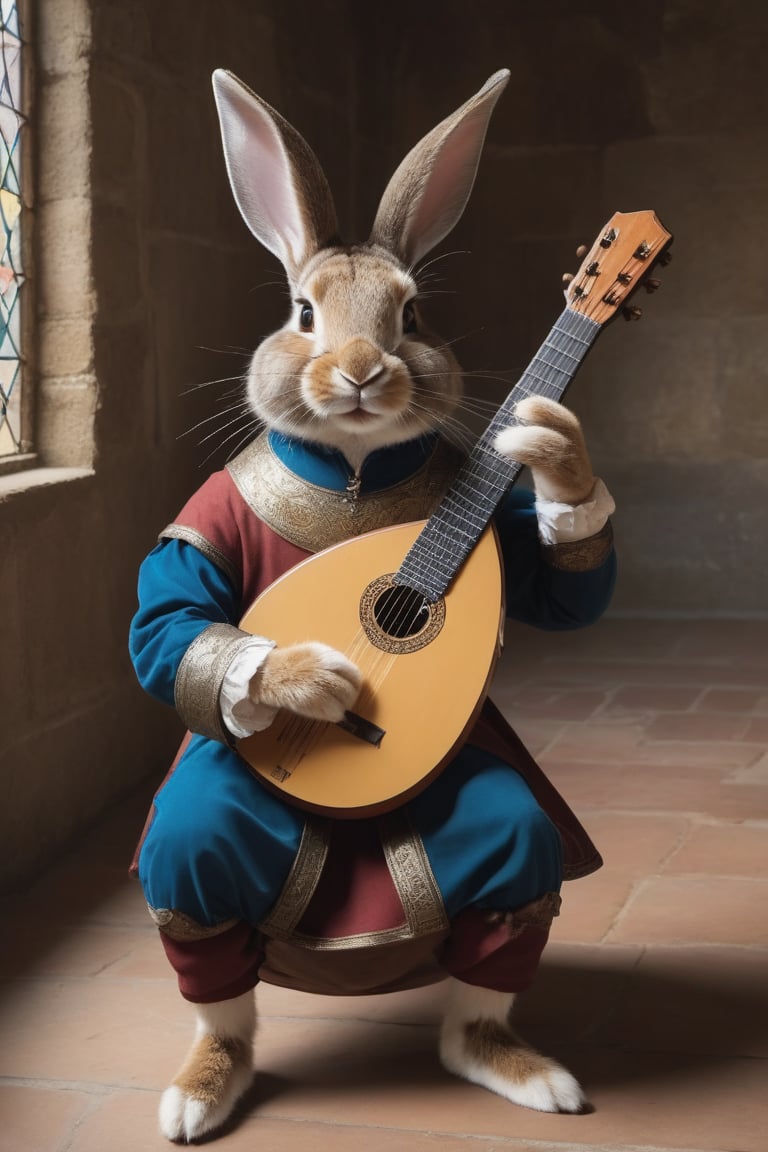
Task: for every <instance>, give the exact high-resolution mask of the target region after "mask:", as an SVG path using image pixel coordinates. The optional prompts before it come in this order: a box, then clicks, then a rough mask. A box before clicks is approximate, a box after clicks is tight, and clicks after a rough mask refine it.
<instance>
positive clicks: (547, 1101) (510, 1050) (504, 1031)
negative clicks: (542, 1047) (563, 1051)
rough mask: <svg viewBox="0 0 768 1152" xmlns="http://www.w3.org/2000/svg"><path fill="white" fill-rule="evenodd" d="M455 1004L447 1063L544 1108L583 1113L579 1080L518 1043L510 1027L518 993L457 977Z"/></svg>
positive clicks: (443, 1043)
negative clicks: (490, 988)
mask: <svg viewBox="0 0 768 1152" xmlns="http://www.w3.org/2000/svg"><path fill="white" fill-rule="evenodd" d="M452 984H453V997H452V1003H451V1005H450V1007H449V1009H448V1011H447V1013H446V1016H445V1020H444V1022H443V1028H442V1032H441V1035H440V1060H441V1062H442V1064H443V1067H444V1068H445V1069H446V1070H447V1071H448V1072H452V1073H453V1074H454V1075H455V1076H460V1077H462V1079H464V1080H469V1081H470V1083H472V1084H478V1085H479V1086H480V1087H481V1088H487V1089H488V1090H489V1091H491V1092H496V1093H498V1095H499V1096H503V1097H505V1099H507V1100H510V1101H511V1102H512V1103H513V1104H519V1105H521V1106H522V1107H524V1108H534V1109H536V1110H537V1111H539V1112H579V1111H580V1110H581V1109H582V1108H583V1106H584V1103H585V1098H584V1093H583V1092H582V1090H581V1087H580V1085H579V1083H578V1081H577V1080H576V1079H575V1078H574V1077H573V1076H572V1075H571V1073H570V1072H568V1071H567V1070H566V1069H565V1068H563V1067H562V1066H561V1065H559V1064H558V1063H556V1061H554V1060H551V1059H549V1057H547V1056H542V1055H541V1054H540V1053H539V1052H536V1051H535V1050H534V1049H533V1048H529V1047H527V1045H525V1044H523V1043H522V1042H520V1041H518V1039H517V1037H515V1036H514V1034H513V1033H512V1032H511V1031H510V1029H509V1025H508V1018H509V1012H510V1010H511V1007H512V1002H513V1000H514V997H513V996H511V995H510V994H508V993H502V992H491V991H489V990H487V989H484V988H473V987H472V986H471V985H468V984H461V983H460V982H458V981H452Z"/></svg>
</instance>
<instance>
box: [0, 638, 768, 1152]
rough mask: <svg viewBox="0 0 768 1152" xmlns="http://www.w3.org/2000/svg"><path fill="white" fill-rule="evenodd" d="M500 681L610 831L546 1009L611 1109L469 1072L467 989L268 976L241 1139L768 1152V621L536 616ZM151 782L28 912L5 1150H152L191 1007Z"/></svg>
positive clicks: (571, 897)
mask: <svg viewBox="0 0 768 1152" xmlns="http://www.w3.org/2000/svg"><path fill="white" fill-rule="evenodd" d="M494 697H495V698H496V700H497V701H498V702H499V704H500V705H502V706H503V707H504V709H505V710H506V712H507V713H508V714H509V716H510V717H511V718H512V719H513V720H514V722H515V723H516V725H517V727H518V729H519V731H520V732H521V734H522V735H523V736H524V738H525V739H526V740H527V742H528V743H529V746H530V747H531V748H532V750H533V751H534V752H535V753H536V754H537V755H538V756H539V758H540V760H541V762H542V764H543V765H545V766H546V768H547V770H548V771H549V773H550V774H551V777H552V778H553V780H554V781H555V783H556V784H557V785H559V786H560V787H561V788H562V790H563V791H564V792H565V793H566V794H567V796H568V797H569V798H570V800H571V802H572V804H573V805H574V807H575V808H576V809H577V810H578V811H579V813H580V814H581V815H582V817H583V819H584V821H585V823H586V824H587V826H588V827H589V829H590V830H591V832H592V833H593V835H594V837H595V838H596V840H597V841H598V843H599V844H600V846H601V848H602V850H603V853H604V856H605V861H606V863H605V868H604V869H603V870H602V871H601V872H599V873H597V874H596V875H595V876H593V877H590V878H588V879H586V880H582V881H578V882H576V883H575V884H571V885H568V886H567V888H566V893H565V896H566V901H565V906H564V910H563V914H562V916H561V917H560V919H559V920H558V921H557V922H556V927H555V931H554V933H553V939H552V942H551V944H550V946H549V948H548V950H547V953H546V959H545V963H544V966H543V969H542V971H541V974H540V977H539V980H538V982H537V984H536V986H535V987H534V989H533V990H532V991H531V992H530V993H529V994H528V995H527V997H526V998H525V999H524V1000H523V1003H522V1005H521V1011H520V1018H521V1030H523V1031H525V1032H527V1034H528V1035H529V1037H530V1038H531V1039H532V1040H533V1041H534V1042H536V1043H537V1044H539V1045H540V1046H542V1047H543V1048H544V1049H545V1050H548V1051H550V1052H552V1053H553V1054H557V1055H558V1056H560V1057H561V1058H562V1059H563V1060H564V1061H565V1062H566V1063H567V1064H568V1065H569V1066H570V1067H571V1068H572V1069H573V1070H574V1072H576V1073H577V1074H578V1076H579V1078H580V1079H581V1080H582V1083H583V1084H584V1085H585V1087H586V1089H587V1091H588V1093H589V1097H590V1100H591V1102H592V1105H593V1110H592V1111H590V1112H589V1113H587V1114H585V1115H581V1116H549V1115H543V1114H539V1113H534V1112H530V1111H525V1110H522V1109H519V1108H516V1107H514V1106H512V1105H510V1104H507V1103H506V1102H504V1101H503V1100H501V1099H500V1098H498V1097H495V1096H492V1095H490V1094H488V1093H485V1092H483V1091H482V1090H481V1089H478V1088H473V1087H471V1086H469V1085H466V1084H464V1083H461V1082H459V1081H456V1080H453V1079H451V1078H450V1077H449V1076H448V1075H447V1074H445V1073H444V1072H443V1071H442V1070H441V1069H440V1067H439V1065H438V1062H437V1059H436V1056H435V1034H436V1027H437V1022H438V1019H439V1015H440V1004H441V997H442V994H443V993H442V988H441V987H440V986H438V987H433V988H429V989H426V990H421V991H416V992H410V993H405V994H400V995H393V996H386V997H372V998H363V999H338V1000H337V999H332V998H324V997H309V996H304V995H300V994H294V993H290V992H286V991H282V990H279V989H275V988H269V987H264V988H263V989H262V992H261V996H260V1004H261V1019H262V1023H261V1027H260V1031H259V1036H258V1041H257V1062H258V1068H259V1075H258V1077H257V1079H256V1082H255V1085H254V1089H253V1093H252V1096H251V1097H250V1098H249V1100H248V1101H247V1106H246V1108H245V1109H244V1110H243V1115H242V1117H241V1119H240V1122H239V1124H238V1126H236V1127H233V1128H231V1129H230V1130H229V1131H227V1132H226V1133H225V1134H224V1135H223V1136H222V1137H220V1139H219V1141H218V1146H220V1147H221V1148H222V1149H228V1150H231V1152H237V1150H240V1149H243V1150H244V1149H260V1150H264V1149H267V1150H271V1152H279V1150H281V1149H290V1150H294V1149H304V1148H306V1147H312V1148H313V1149H314V1150H315V1152H323V1150H325V1149H333V1150H334V1152H339V1150H340V1152H357V1150H358V1149H360V1150H365V1152H395V1150H400V1149H406V1150H413V1152H421V1150H427V1149H430V1150H438V1149H439V1150H441V1152H490V1150H492V1149H493V1150H495V1149H536V1150H537V1152H554V1150H555V1149H559V1150H562V1152H576V1150H581V1152H586V1150H603V1152H609V1150H610V1152H618V1150H619V1149H627V1150H628V1149H632V1150H634V1152H637V1150H638V1149H654V1150H657V1152H658V1150H659V1149H686V1150H692V1149H697V1150H701V1152H703V1150H707V1152H714V1150H720V1152H726V1150H727V1152H766V1149H768V1011H767V1007H766V997H767V995H768V752H767V750H766V741H768V623H755V622H749V623H746V622H739V623H722V622H717V623H690V622H683V623H680V622H677V623H671V622H658V621H643V622H621V621H604V622H603V623H601V624H600V625H598V626H597V627H595V628H592V629H590V630H589V631H587V632H584V633H577V634H572V635H570V634H569V635H556V636H547V635H539V634H535V633H532V632H529V631H527V630H523V629H519V630H518V629H512V630H511V631H510V633H509V636H508V644H507V652H506V656H505V660H504V664H503V667H502V669H501V671H500V674H499V677H498V682H497V685H496V689H495V691H494ZM145 805H146V795H141V796H137V797H135V798H134V800H132V801H131V802H130V803H126V804H125V805H123V806H122V807H121V809H120V810H119V811H118V812H117V813H116V814H114V816H113V817H112V818H111V819H109V820H108V821H106V822H104V824H103V825H102V826H101V827H100V828H98V829H97V830H96V831H95V832H94V833H93V834H92V835H91V836H90V837H89V838H88V839H87V840H85V841H84V842H83V843H82V844H81V845H80V846H79V847H78V848H77V849H76V850H75V851H74V852H73V854H72V855H70V856H69V857H68V858H66V859H64V860H63V861H62V862H61V863H60V864H59V866H58V867H56V868H55V869H54V870H53V871H52V872H51V873H50V874H49V875H47V876H46V877H44V878H43V879H42V880H41V881H40V882H39V883H37V884H36V885H35V886H34V887H33V888H32V889H31V890H30V891H29V892H27V893H24V894H23V895H22V896H20V897H19V898H18V899H16V900H15V901H13V902H12V903H11V905H10V907H9V908H7V909H6V910H5V913H4V925H5V928H6V932H5V939H6V942H7V943H6V946H5V949H4V950H3V954H2V957H1V958H0V965H1V966H2V976H3V978H4V981H5V983H4V985H3V987H2V1000H1V1001H0V1035H1V1036H2V1043H1V1044H0V1116H1V1118H2V1119H1V1122H0V1148H2V1149H3V1152H5V1150H7V1152H96V1150H98V1152H104V1150H105V1149H109V1150H110V1152H144V1150H155V1149H160V1148H162V1147H165V1146H166V1145H165V1144H164V1141H163V1140H162V1139H161V1137H160V1136H159V1135H157V1134H156V1129H155V1110H156V1106H157V1100H158V1092H159V1090H160V1089H161V1087H162V1086H163V1085H164V1084H165V1083H166V1081H167V1080H168V1078H169V1075H170V1074H172V1073H173V1071H174V1070H175V1067H176V1065H177V1062H178V1060H179V1059H180V1057H181V1055H182V1053H183V1051H184V1050H185V1048H186V1045H187V1042H188V1039H189V1035H190V1024H191V1020H190V1013H189V1010H188V1008H187V1006H186V1005H185V1004H184V1003H183V1002H182V1001H181V1000H180V999H179V998H178V996H177V994H176V992H175V985H174V980H173V978H172V977H171V976H170V975H169V971H168V970H167V969H166V965H165V960H164V957H163V955H162V953H161V950H160V947H159V944H158V942H157V940H156V939H155V935H154V930H153V929H152V928H151V926H150V925H149V923H148V921H147V919H146V917H145V914H144V910H143V907H142V900H141V894H140V891H139V889H138V886H136V885H135V884H134V883H133V882H129V881H128V880H127V879H126V877H125V867H124V865H125V860H126V858H127V857H128V855H129V852H130V848H131V846H132V843H133V840H134V838H135V836H136V834H137V832H138V829H139V827H140V824H141V821H142V817H143V812H144V808H145Z"/></svg>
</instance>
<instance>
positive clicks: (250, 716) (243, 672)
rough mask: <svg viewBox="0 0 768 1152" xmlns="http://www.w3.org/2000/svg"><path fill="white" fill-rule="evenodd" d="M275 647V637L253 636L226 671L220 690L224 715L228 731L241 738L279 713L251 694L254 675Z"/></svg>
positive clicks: (257, 730) (270, 720) (262, 727)
mask: <svg viewBox="0 0 768 1152" xmlns="http://www.w3.org/2000/svg"><path fill="white" fill-rule="evenodd" d="M274 647H275V642H274V640H265V638H264V637H263V636H254V637H252V638H251V640H250V641H249V642H248V643H247V644H244V645H243V646H242V647H241V648H240V650H239V652H238V653H237V655H236V656H235V657H234V659H233V660H232V661H231V662H230V664H229V666H228V668H227V671H226V672H225V674H224V679H223V681H222V684H221V691H220V692H219V707H220V708H221V718H222V720H223V721H224V724H225V727H226V728H227V731H228V732H231V733H232V735H233V736H234V737H236V738H237V739H238V740H243V739H245V737H246V736H252V735H253V733H254V732H261V731H262V730H263V729H264V728H268V727H269V725H270V724H271V723H272V721H273V720H274V718H275V714H276V713H277V708H270V707H269V706H268V705H267V704H257V703H256V702H255V701H254V700H251V698H250V696H249V694H248V689H249V687H250V683H251V679H252V678H253V677H254V676H255V675H256V673H257V672H258V670H259V668H261V666H262V664H263V663H264V661H265V660H266V658H267V656H268V655H269V653H270V652H271V651H272V649H273V648H274Z"/></svg>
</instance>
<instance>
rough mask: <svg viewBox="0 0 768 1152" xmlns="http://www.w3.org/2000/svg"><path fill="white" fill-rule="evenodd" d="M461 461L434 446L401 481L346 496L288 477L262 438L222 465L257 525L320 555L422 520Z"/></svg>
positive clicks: (441, 444)
mask: <svg viewBox="0 0 768 1152" xmlns="http://www.w3.org/2000/svg"><path fill="white" fill-rule="evenodd" d="M461 460H462V456H461V453H460V452H459V450H458V449H457V448H455V447H454V446H453V445H451V444H448V443H447V442H445V441H442V440H441V441H438V443H437V445H436V447H435V450H434V452H433V453H432V456H431V457H430V458H429V460H427V461H426V463H425V464H424V465H422V467H421V468H420V469H419V471H418V472H416V473H415V474H414V475H413V476H409V477H408V478H407V480H404V481H402V483H400V484H395V485H393V486H392V487H391V488H387V489H385V490H384V491H382V492H375V493H373V494H371V495H369V496H366V495H362V496H357V497H352V496H350V494H349V493H348V492H335V491H333V490H332V489H330V488H322V487H320V486H319V485H317V484H312V483H311V482H310V481H309V480H303V479H302V478H301V477H300V476H297V475H296V474H295V473H294V472H291V470H290V469H289V468H288V467H286V465H285V464H283V462H282V461H281V460H279V459H278V457H277V456H276V455H275V453H274V452H273V450H272V448H271V446H270V444H269V440H268V437H267V435H266V434H262V435H261V436H259V437H258V438H257V439H256V440H254V442H253V443H252V444H250V445H249V446H248V447H247V448H246V449H245V450H244V451H243V452H241V453H240V455H239V456H237V457H236V458H235V459H234V460H232V461H231V462H230V463H229V464H228V465H227V471H228V472H229V474H230V475H231V477H232V479H233V481H234V483H235V485H236V487H237V489H238V491H239V492H240V495H241V496H242V497H243V499H244V500H245V502H246V503H247V504H248V506H249V507H250V508H251V510H252V511H253V512H255V514H256V515H257V516H258V517H259V519H260V520H263V521H264V523H265V524H267V525H268V526H269V527H270V528H272V529H273V531H275V532H277V534H278V535H279V536H282V537H283V539H284V540H288V541H289V543H291V544H295V545H296V546H297V547H299V548H303V549H305V550H306V551H307V552H320V551H322V550H323V549H324V548H330V547H331V545H333V544H340V543H341V542H342V541H344V540H349V538H350V537H351V536H359V535H361V534H362V533H363V532H372V531H374V530H375V529H377V528H385V527H389V525H391V524H407V523H409V522H410V521H412V520H424V519H426V518H427V517H428V516H430V515H431V514H432V512H433V511H434V509H435V508H436V507H437V504H438V503H439V501H440V499H441V497H442V496H443V494H444V493H445V491H446V489H447V488H448V486H449V484H450V482H451V480H453V478H454V476H455V474H456V472H457V470H458V468H459V465H460V464H461Z"/></svg>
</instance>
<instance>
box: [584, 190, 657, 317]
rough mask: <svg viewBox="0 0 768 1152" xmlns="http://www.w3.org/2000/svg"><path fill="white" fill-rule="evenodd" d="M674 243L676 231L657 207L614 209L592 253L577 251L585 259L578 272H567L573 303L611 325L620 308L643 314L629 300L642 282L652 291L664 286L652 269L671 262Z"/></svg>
mask: <svg viewBox="0 0 768 1152" xmlns="http://www.w3.org/2000/svg"><path fill="white" fill-rule="evenodd" d="M671 243H672V233H671V232H667V230H666V228H665V227H664V226H663V225H662V223H661V222H660V220H659V219H658V217H657V216H656V214H655V213H654V212H651V211H647V212H616V213H614V215H613V216H611V218H610V220H609V221H608V223H607V224H606V225H605V227H604V228H603V229H602V230H601V232H600V234H599V235H598V236H597V238H596V239H595V242H594V243H593V245H592V247H591V248H590V249H589V251H588V252H587V253H586V255H584V251H583V249H579V251H578V252H577V255H578V256H582V255H583V256H584V258H583V261H582V264H581V266H580V268H579V270H578V272H577V273H576V275H575V276H572V277H571V276H566V277H563V279H564V280H566V282H567V284H566V289H565V298H566V300H567V302H568V307H569V308H571V309H573V311H574V312H580V313H581V314H582V315H583V316H588V317H589V318H590V320H594V321H595V323H596V324H607V323H608V322H609V321H610V320H612V319H613V318H614V316H615V315H616V313H617V312H619V311H622V312H623V314H624V316H625V318H626V319H628V320H637V319H639V318H640V316H641V315H642V310H641V309H640V308H637V307H628V306H627V301H628V300H629V298H630V296H631V295H632V294H633V293H634V292H635V291H636V290H637V288H639V287H640V285H641V284H643V285H644V286H645V288H646V290H647V291H649V292H653V291H655V289H656V288H658V287H659V281H658V280H656V279H654V278H653V277H652V276H651V272H652V271H653V269H654V268H655V267H656V265H658V264H668V263H669V260H670V259H671V256H670V254H669V251H668V249H669V246H670V244H671Z"/></svg>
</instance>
